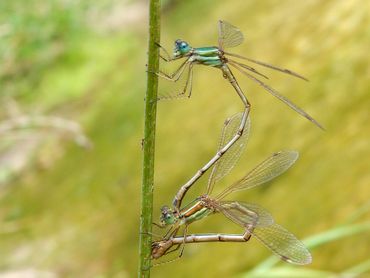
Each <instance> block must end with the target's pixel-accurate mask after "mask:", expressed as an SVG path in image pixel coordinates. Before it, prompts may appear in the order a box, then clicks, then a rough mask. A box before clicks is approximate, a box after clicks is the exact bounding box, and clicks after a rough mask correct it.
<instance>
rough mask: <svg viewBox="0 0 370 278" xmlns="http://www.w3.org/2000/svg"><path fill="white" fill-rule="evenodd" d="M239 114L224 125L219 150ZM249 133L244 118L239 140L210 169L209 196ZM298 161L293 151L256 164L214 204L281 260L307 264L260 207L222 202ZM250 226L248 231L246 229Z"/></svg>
mask: <svg viewBox="0 0 370 278" xmlns="http://www.w3.org/2000/svg"><path fill="white" fill-rule="evenodd" d="M241 118H242V113H238V114H236V115H234V116H233V117H231V118H230V119H228V120H227V121H226V122H225V125H224V128H223V130H222V133H221V139H220V142H219V149H221V148H222V147H223V146H224V145H225V144H226V143H228V142H229V140H230V139H231V138H232V137H233V136H234V135H235V133H236V131H237V130H238V127H239V124H240V121H241ZM249 133H250V120H249V118H248V121H247V124H246V127H245V129H244V133H243V134H242V136H241V137H240V138H239V140H238V141H237V142H236V143H235V144H234V145H233V146H232V147H231V148H230V149H229V150H228V151H227V152H226V153H225V154H224V156H223V157H221V158H220V160H219V161H218V162H217V163H216V164H215V166H214V168H213V169H212V172H211V175H210V178H209V181H208V186H207V194H210V193H211V192H212V190H213V187H214V185H215V183H216V182H218V181H219V180H221V179H222V178H223V177H224V176H226V175H227V174H228V173H229V172H230V171H231V169H232V168H233V167H234V166H235V164H236V163H237V161H238V160H239V158H240V155H241V153H242V152H243V150H244V148H245V146H246V143H247V140H248V136H249ZM297 158H298V153H297V152H295V151H282V152H278V153H274V154H273V155H272V156H270V157H269V158H267V159H266V160H264V161H263V162H262V163H260V164H258V165H257V166H256V167H255V168H254V169H253V170H251V171H250V172H248V173H247V174H246V175H245V176H244V177H243V178H241V179H240V180H238V181H237V182H235V183H234V184H232V185H231V186H229V187H228V188H226V189H225V190H224V191H223V192H221V193H220V194H219V195H218V196H217V197H216V199H217V200H218V202H215V205H216V209H217V210H218V211H220V212H221V213H223V214H224V215H225V216H226V217H227V218H229V219H230V220H231V221H233V222H234V223H236V224H238V225H239V226H242V227H245V228H246V229H248V230H250V232H251V234H252V235H253V236H255V237H256V238H257V239H258V240H259V241H260V242H262V243H263V244H264V245H265V246H266V247H267V248H268V249H270V250H271V251H272V252H274V253H275V254H277V255H278V256H280V257H281V258H282V259H283V260H285V261H287V262H290V263H295V264H308V263H310V262H311V260H312V257H311V254H310V253H309V251H308V250H307V249H306V247H305V246H304V244H303V243H302V242H301V241H299V240H298V239H297V238H296V237H295V236H294V235H293V234H292V233H290V232H289V231H288V230H286V229H285V228H284V227H282V226H280V225H278V224H276V223H274V219H273V217H272V215H271V214H270V213H269V212H268V211H266V210H265V209H264V208H262V207H260V206H258V205H255V204H250V203H243V202H237V201H222V199H223V198H224V197H226V196H227V195H228V194H230V193H232V192H235V191H240V190H246V189H249V188H252V187H255V186H258V185H262V184H264V183H266V182H267V181H270V180H272V179H274V178H275V177H277V176H279V175H280V174H282V173H283V172H285V171H286V170H287V169H288V168H289V167H290V166H292V165H293V164H294V162H295V161H296V160H297ZM251 227H252V229H250V228H251Z"/></svg>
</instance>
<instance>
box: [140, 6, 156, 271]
mask: <svg viewBox="0 0 370 278" xmlns="http://www.w3.org/2000/svg"><path fill="white" fill-rule="evenodd" d="M159 41H160V0H150V2H149V46H148V49H149V51H148V77H147V91H146V95H145V112H144V118H145V120H144V140H143V153H144V159H143V177H142V187H141V216H140V247H139V248H140V250H139V256H140V258H139V261H140V263H139V272H138V274H139V275H138V276H139V277H150V265H151V261H150V255H151V242H152V236H151V232H152V222H153V220H152V211H153V183H154V147H155V126H156V125H155V123H156V112H157V93H158V77H157V76H156V75H155V74H153V72H158V67H159V49H158V47H157V46H156V45H155V42H159Z"/></svg>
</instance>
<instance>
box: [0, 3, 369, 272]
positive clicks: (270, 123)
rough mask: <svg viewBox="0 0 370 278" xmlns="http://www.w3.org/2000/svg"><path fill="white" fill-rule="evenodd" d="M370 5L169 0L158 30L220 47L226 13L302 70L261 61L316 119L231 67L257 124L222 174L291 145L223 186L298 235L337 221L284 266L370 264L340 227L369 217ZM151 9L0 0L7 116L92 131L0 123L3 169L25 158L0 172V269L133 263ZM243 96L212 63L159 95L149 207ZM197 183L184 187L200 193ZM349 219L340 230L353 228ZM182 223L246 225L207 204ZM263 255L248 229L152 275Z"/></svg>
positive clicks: (0, 81) (211, 268) (261, 47)
mask: <svg viewBox="0 0 370 278" xmlns="http://www.w3.org/2000/svg"><path fill="white" fill-rule="evenodd" d="M369 13H370V6H369V4H368V3H367V2H366V1H339V0H332V1H325V2H324V1H307V2H297V1H290V0H288V1H275V0H268V1H244V0H230V1H211V0H204V1H195V0H194V1H193V0H192V1H166V8H165V9H164V12H163V15H162V42H161V43H162V44H163V45H164V46H166V47H167V48H168V49H169V50H171V49H172V47H173V46H172V45H173V41H174V40H175V39H177V38H181V39H186V40H187V41H189V42H190V43H191V44H192V45H194V46H207V45H215V44H216V43H217V20H218V19H224V20H227V21H229V22H231V23H232V24H234V25H236V26H238V27H239V28H240V29H241V30H242V31H243V33H244V34H245V38H246V40H245V42H244V44H243V45H242V46H240V47H238V48H235V49H232V51H233V52H236V53H239V54H242V55H245V56H249V57H252V58H257V59H259V60H262V61H266V62H270V63H273V64H276V65H281V66H284V67H287V68H290V69H292V70H295V71H297V72H299V73H301V74H303V75H305V76H307V77H308V78H309V79H310V82H308V83H306V82H302V81H299V80H295V79H293V78H290V77H287V76H284V75H282V74H279V73H273V72H270V71H267V70H262V71H263V73H266V74H268V76H269V77H270V80H269V81H268V83H269V84H270V85H272V86H273V87H274V88H276V89H277V90H279V91H280V92H281V93H282V94H283V95H285V96H287V97H288V98H290V99H291V100H293V101H294V102H295V103H297V104H299V105H300V106H301V107H302V108H304V109H305V110H306V111H307V112H309V113H310V114H311V115H313V116H314V117H315V118H316V119H317V120H318V121H319V122H320V123H322V124H323V125H324V126H325V127H326V129H327V130H326V131H325V132H322V131H320V130H319V129H318V128H316V127H315V126H313V125H312V124H310V123H309V122H308V121H306V120H304V119H303V118H302V117H300V116H299V115H297V114H296V113H294V112H292V111H290V110H289V109H288V108H287V107H285V106H284V105H282V104H280V103H279V102H278V101H277V100H275V99H274V98H273V97H271V96H269V95H268V93H266V92H264V91H263V90H262V89H261V88H259V87H257V86H255V85H253V84H251V83H250V82H249V81H248V80H246V78H245V77H243V76H241V75H238V74H237V75H236V77H237V78H238V80H239V82H240V85H241V86H242V88H243V90H244V91H245V92H246V94H247V96H248V98H249V100H250V101H251V103H252V112H251V120H252V133H251V136H250V140H249V143H248V147H247V150H246V153H245V154H244V155H243V156H242V158H241V160H240V162H239V164H238V166H237V167H236V169H234V170H233V171H232V172H231V173H230V175H229V176H228V177H227V178H226V179H225V181H224V182H222V183H220V184H217V185H216V188H215V189H216V190H215V191H216V192H217V191H218V190H221V189H222V188H224V187H225V186H226V185H227V184H229V183H231V182H233V181H235V180H236V179H237V178H239V177H241V176H242V175H243V174H245V172H246V171H248V170H249V169H250V168H251V167H253V166H254V165H256V164H257V163H258V162H259V161H261V160H262V159H264V158H265V157H267V156H268V155H270V154H271V153H272V152H275V151H279V150H284V149H294V150H297V151H299V152H300V159H299V160H298V162H297V163H296V164H295V165H294V167H293V168H292V169H290V170H289V171H288V172H287V173H286V174H285V175H284V176H282V177H281V178H279V180H277V181H275V182H273V183H271V184H267V185H265V186H264V187H261V188H259V189H255V190H250V192H245V193H243V192H240V193H238V194H235V195H232V196H230V199H235V200H245V201H249V202H254V203H258V204H260V205H262V206H264V207H266V208H267V209H268V210H269V211H270V212H271V213H272V215H274V217H275V219H276V221H277V222H278V223H279V224H281V225H283V226H284V227H286V228H288V229H289V230H290V231H292V232H293V233H294V234H295V235H297V237H298V238H307V237H310V236H311V235H316V234H321V235H328V234H326V233H325V232H326V231H331V232H332V231H335V234H336V235H337V236H338V237H332V238H330V239H332V241H330V240H328V239H329V238H327V237H326V238H325V237H322V238H321V240H323V241H320V242H321V243H322V242H325V244H321V245H319V246H316V247H315V248H313V249H312V254H313V263H312V265H310V266H306V267H298V268H297V267H294V268H293V270H292V268H288V266H287V265H286V264H284V263H279V264H278V265H276V266H275V265H274V268H272V269H273V270H274V269H275V270H277V271H283V272H284V273H285V274H284V275H287V274H286V273H288V272H289V271H290V273H293V272H292V271H295V272H294V273H295V274H296V275H298V273H299V275H301V274H302V275H303V273H305V274H304V275H307V273H309V274H312V275H317V277H320V275H322V276H323V277H325V275H328V274H336V273H343V272H346V271H347V272H346V273H361V271H362V272H364V271H365V272H366V271H367V269H368V263H367V262H368V261H367V260H368V258H369V248H368V246H367V244H365V243H366V242H369V240H370V237H369V233H368V232H367V233H366V232H361V233H359V232H358V233H356V234H352V235H350V232H349V231H351V228H352V231H355V229H356V227H358V225H365V226H366V223H368V219H369V209H368V208H369V206H368V196H369V194H370V191H369V183H370V171H369V166H368V165H369V164H370V160H369V157H370V149H369V144H368V141H369V140H368V137H369V131H370V130H369V127H368V124H367V123H368V119H369V107H370V97H369V93H368V92H369V90H370V79H369V76H370V72H369V69H370V67H369V65H368V60H369V59H368V45H369V44H370V39H369V38H370V33H369V30H370V29H369V28H368V26H370V14H369ZM147 14H148V13H147V2H146V1H115V0H102V1H87V0H80V1H68V0H50V1H38V0H30V1H20V0H18V1H1V2H0V62H1V67H0V86H1V91H0V101H1V110H0V121H1V123H6V121H8V120H10V119H14V117H17V116H24V115H26V116H27V118H28V119H30V117H31V116H32V117H33V116H40V115H42V116H44V117H51V118H53V117H61V118H65V119H68V120H70V121H74V122H76V123H79V125H80V126H81V127H82V129H81V130H84V131H85V133H86V136H87V137H88V138H90V140H91V142H92V145H93V148H92V149H90V150H85V149H82V148H80V147H79V146H77V145H75V144H73V143H71V142H70V141H69V140H63V139H64V135H62V136H50V135H51V133H52V132H50V130H49V129H47V130H45V129H44V127H41V129H42V132H39V130H40V129H39V128H37V129H32V130H31V129H30V128H26V129H24V128H22V129H21V130H18V131H17V134H16V136H15V135H14V133H11V134H7V135H6V136H2V137H1V142H0V167H2V169H0V178H1V175H2V173H5V172H6V173H9V169H5V168H6V167H8V166H9V162H10V161H16V162H23V164H22V165H23V166H22V167H20V168H19V169H21V170H19V171H15V172H12V173H13V174H12V175H8V174H6V175H5V174H4V177H5V176H6V179H5V178H4V180H6V183H2V184H1V185H0V221H1V222H0V270H1V274H5V273H13V274H18V276H20V277H21V275H23V274H24V273H28V274H29V273H36V274H35V275H36V276H38V277H39V276H41V275H45V276H46V277H48V276H47V275H49V276H50V277H66V276H67V277H132V276H135V275H136V274H135V273H136V269H137V255H138V254H137V252H138V242H137V241H138V232H139V228H138V223H139V204H140V199H139V192H140V181H141V155H142V154H141V149H140V140H141V138H142V115H143V105H144V103H143V101H142V100H143V96H144V91H145V80H146V73H145V63H146V51H147V49H146V48H147V37H146V36H147V26H146V17H147ZM164 66H166V65H164ZM161 86H162V87H164V89H167V88H170V86H171V85H170V84H166V83H163V82H162V84H161ZM12 103H16V105H12ZM14 107H15V108H14ZM241 109H242V105H241V103H240V100H239V99H238V97H237V95H236V94H235V92H234V91H233V89H232V88H231V86H230V85H229V84H228V83H227V82H225V80H224V79H223V78H222V75H221V74H220V72H219V71H217V70H215V69H209V68H204V67H203V68H201V67H196V68H195V72H194V86H193V95H192V98H191V99H190V100H187V99H186V100H173V101H163V102H160V103H159V110H158V125H157V127H158V131H157V149H156V175H155V177H156V184H155V209H156V210H155V211H154V214H155V217H156V216H158V211H159V208H160V207H161V206H162V205H163V204H170V202H171V201H172V198H173V195H174V194H175V193H176V192H177V190H178V188H179V186H181V185H182V184H183V183H185V182H186V181H187V179H189V178H190V177H191V176H192V175H193V174H195V172H196V171H197V170H198V169H199V167H201V166H202V165H203V164H204V163H206V162H207V161H208V159H209V158H210V157H211V156H212V155H213V154H214V152H215V150H216V147H217V142H218V139H217V137H218V133H219V130H220V128H221V125H222V123H223V121H224V119H225V118H226V117H229V116H231V115H232V114H234V113H236V112H239V111H240V110H241ZM32 117H31V118H32ZM1 123H0V124H1ZM19 134H21V136H22V140H19V136H20V135H19ZM35 142H36V143H35ZM33 144H34V145H33ZM26 149H27V150H26ZM29 149H31V150H32V151H29ZM4 150H7V151H6V152H5V151H4ZM3 151H4V152H3ZM12 165H14V164H12ZM17 165H18V164H17ZM4 169H5V170H4ZM3 171H4V172H3ZM204 181H205V179H202V180H200V182H199V183H198V184H197V185H196V186H195V187H194V188H192V189H191V190H190V192H189V194H188V195H187V201H190V200H191V199H192V198H194V197H196V196H197V195H198V194H201V193H203V192H204ZM185 203H186V201H185ZM343 225H345V226H343ZM343 227H347V228H348V229H349V230H346V231H347V233H346V235H347V236H346V237H344V232H343V231H344V228H343ZM333 229H334V230H333ZM155 232H156V233H163V231H159V230H155ZM189 232H190V233H197V232H203V233H208V232H227V233H239V232H240V229H239V228H238V227H237V226H235V225H233V224H232V223H231V222H230V221H228V220H227V219H224V217H222V216H212V217H209V218H208V219H206V220H205V221H200V222H198V223H196V224H194V225H192V227H191V229H190V230H189ZM341 233H342V236H343V237H340V238H341V239H340V240H333V238H337V239H338V238H339V235H340V234H341ZM331 235H332V234H331ZM316 239H317V238H316ZM210 254H212V255H211V256H210ZM269 255H271V254H270V253H269V252H268V251H267V250H265V249H264V247H263V246H261V245H260V244H259V243H258V242H257V241H255V240H253V239H252V240H251V241H250V242H248V243H246V244H240V243H235V244H216V243H209V244H198V245H195V244H194V245H191V246H186V249H185V253H184V256H183V258H182V259H181V260H178V261H176V262H174V263H170V264H165V265H162V266H159V267H155V268H153V270H152V274H153V277H189V276H192V275H196V276H203V277H237V276H239V275H240V276H243V275H247V277H248V275H250V274H251V273H252V271H253V270H254V269H255V268H256V267H258V266H261V265H260V264H261V262H263V260H264V259H265V258H266V257H268V256H269ZM262 266H263V265H262ZM265 266H266V264H265ZM348 271H349V272H348ZM351 271H352V272H351ZM276 273H278V272H276ZM280 273H282V272H280ZM292 275H293V274H292ZM293 277H294V275H293Z"/></svg>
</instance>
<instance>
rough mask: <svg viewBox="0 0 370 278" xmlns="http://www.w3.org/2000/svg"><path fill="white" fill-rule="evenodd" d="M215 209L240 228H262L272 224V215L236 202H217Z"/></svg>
mask: <svg viewBox="0 0 370 278" xmlns="http://www.w3.org/2000/svg"><path fill="white" fill-rule="evenodd" d="M217 203H218V204H219V207H217V209H218V210H219V211H220V212H222V213H223V214H224V215H225V216H226V217H227V218H229V219H230V220H231V221H233V222H234V223H235V224H237V225H239V226H242V227H247V228H248V227H249V226H250V225H251V226H253V227H264V226H269V225H272V224H273V223H274V219H273V218H272V215H271V214H270V213H269V212H268V211H267V210H265V209H264V208H262V207H260V206H258V205H256V204H249V203H242V202H236V201H221V202H217Z"/></svg>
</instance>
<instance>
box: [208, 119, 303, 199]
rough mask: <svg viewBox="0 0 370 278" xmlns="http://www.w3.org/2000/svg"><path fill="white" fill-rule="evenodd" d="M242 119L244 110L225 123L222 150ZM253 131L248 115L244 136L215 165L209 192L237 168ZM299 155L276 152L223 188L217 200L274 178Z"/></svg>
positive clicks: (221, 142)
mask: <svg viewBox="0 0 370 278" xmlns="http://www.w3.org/2000/svg"><path fill="white" fill-rule="evenodd" d="M241 119H242V113H238V114H236V115H234V116H232V117H231V118H230V119H228V120H227V121H226V122H225V125H224V127H223V130H222V133H221V137H220V141H219V150H220V149H222V148H223V147H224V146H225V145H226V144H227V143H228V142H229V141H230V140H231V139H232V138H233V137H234V136H235V134H236V133H237V131H238V128H239V126H240V122H241ZM249 133H250V119H249V117H248V119H247V123H246V126H245V128H244V132H243V134H242V136H241V137H240V138H239V140H238V141H236V142H235V143H234V145H232V146H231V147H230V149H229V150H228V151H227V152H226V153H225V154H224V155H223V156H222V157H221V158H220V159H219V161H218V162H217V163H216V164H215V166H214V167H213V169H212V172H211V175H210V177H209V180H208V185H207V191H206V192H207V193H206V194H207V195H210V194H211V193H212V191H213V188H214V185H215V184H216V183H217V182H218V181H220V180H221V179H222V178H223V177H225V176H226V175H227V174H228V173H229V172H230V171H231V170H232V169H233V168H234V166H235V165H236V163H237V162H238V160H239V158H240V156H241V154H242V153H243V150H244V149H245V146H246V144H247V141H248V137H249ZM297 158H298V152H296V151H280V152H277V153H274V154H272V155H271V156H270V157H269V158H267V159H266V160H264V161H263V162H262V163H260V164H258V165H257V166H256V167H255V168H254V169H252V170H251V171H249V172H248V173H247V174H246V175H245V176H244V177H243V178H241V179H240V180H238V181H237V182H235V183H233V184H232V185H231V186H229V187H228V188H226V189H225V190H224V191H222V192H221V193H220V194H219V195H218V196H217V197H216V199H218V200H221V199H223V198H224V197H226V196H227V195H229V194H230V193H232V192H236V191H240V190H246V189H250V188H252V187H255V186H258V185H261V184H264V183H266V182H268V181H270V180H272V179H274V178H275V177H277V176H279V175H281V174H282V173H284V172H285V171H286V170H287V169H289V167H290V166H292V165H293V164H294V162H295V161H296V160H297Z"/></svg>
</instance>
